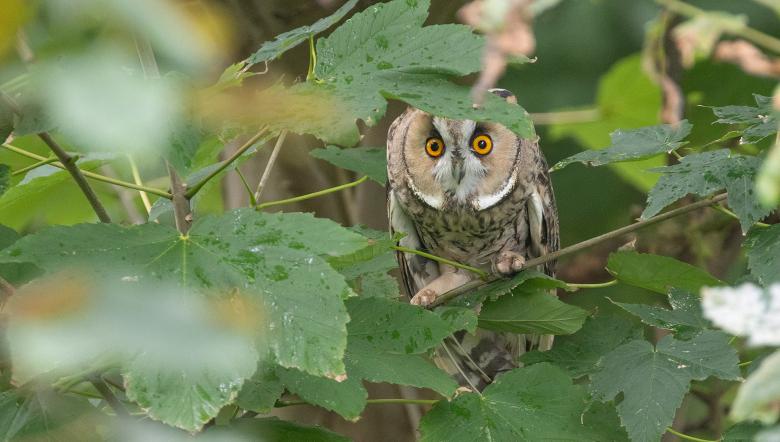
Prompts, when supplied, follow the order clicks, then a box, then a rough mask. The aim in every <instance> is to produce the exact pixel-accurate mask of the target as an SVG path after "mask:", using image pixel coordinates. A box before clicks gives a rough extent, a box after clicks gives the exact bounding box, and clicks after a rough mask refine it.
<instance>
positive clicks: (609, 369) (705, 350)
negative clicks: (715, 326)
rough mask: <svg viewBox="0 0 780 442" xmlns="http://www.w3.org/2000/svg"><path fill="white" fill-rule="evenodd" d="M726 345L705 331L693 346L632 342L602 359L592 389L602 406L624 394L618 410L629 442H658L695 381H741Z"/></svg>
mask: <svg viewBox="0 0 780 442" xmlns="http://www.w3.org/2000/svg"><path fill="white" fill-rule="evenodd" d="M728 340H729V337H728V336H727V335H726V334H724V333H721V332H717V331H711V330H707V331H704V332H702V333H701V334H699V335H697V336H695V337H694V338H692V339H691V340H689V341H678V340H676V339H674V338H673V337H672V336H666V337H664V338H663V339H662V340H661V341H660V342H659V343H658V345H657V346H656V347H653V345H652V344H650V343H649V342H647V341H643V340H635V341H631V342H629V343H626V344H623V345H621V346H619V347H617V348H616V349H614V350H612V351H611V352H610V353H608V354H607V355H606V356H604V357H603V358H602V359H601V360H600V362H599V367H600V371H598V372H597V373H595V374H594V375H592V376H591V382H592V383H591V386H592V389H593V391H594V393H595V394H596V396H597V397H598V398H599V399H600V400H602V401H604V400H612V399H613V398H614V397H615V396H617V395H618V394H619V393H622V394H623V400H622V402H620V403H619V404H618V405H617V411H618V415H619V416H620V421H621V424H622V425H623V427H625V428H626V430H627V431H628V434H629V436H630V437H631V440H632V441H635V442H643V441H648V442H649V441H657V440H659V439H660V437H661V436H662V435H663V434H664V432H666V428H667V427H668V426H670V425H671V424H672V420H673V419H674V414H675V411H676V410H677V408H679V406H680V404H682V400H683V397H684V396H685V393H686V392H687V391H688V389H689V388H690V383H691V381H692V380H704V379H706V378H708V377H710V376H714V377H717V378H720V379H724V380H737V379H739V367H738V366H737V364H738V363H739V359H738V358H737V354H736V351H734V349H732V348H731V347H730V346H729V345H728Z"/></svg>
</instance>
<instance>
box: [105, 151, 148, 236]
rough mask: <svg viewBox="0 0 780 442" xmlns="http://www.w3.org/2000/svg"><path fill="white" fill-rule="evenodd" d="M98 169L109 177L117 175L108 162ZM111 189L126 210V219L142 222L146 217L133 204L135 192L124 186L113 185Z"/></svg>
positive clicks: (134, 222)
mask: <svg viewBox="0 0 780 442" xmlns="http://www.w3.org/2000/svg"><path fill="white" fill-rule="evenodd" d="M100 171H101V172H103V175H105V176H107V177H109V178H114V177H116V176H117V174H116V172H115V171H114V169H113V168H112V167H111V166H110V165H108V164H105V165H103V166H101V167H100ZM113 189H114V191H115V192H116V196H117V197H118V198H119V202H120V203H122V207H124V209H125V212H127V218H128V220H129V221H130V222H131V223H133V224H143V223H144V221H146V217H145V216H143V215H141V212H140V211H139V210H138V207H137V206H136V205H135V198H134V196H135V192H133V191H131V190H130V189H126V188H124V187H114V188H113Z"/></svg>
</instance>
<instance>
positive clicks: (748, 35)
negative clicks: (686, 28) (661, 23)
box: [655, 0, 780, 54]
mask: <svg viewBox="0 0 780 442" xmlns="http://www.w3.org/2000/svg"><path fill="white" fill-rule="evenodd" d="M655 2H656V3H658V4H660V5H663V6H665V7H667V8H669V10H671V11H674V12H676V13H678V14H681V15H684V16H686V17H691V18H693V17H698V16H702V15H707V14H709V12H708V11H705V10H703V9H699V8H697V7H696V6H693V5H689V4H688V3H685V2H683V1H680V0H655ZM726 32H728V33H730V34H732V35H735V36H738V37H743V38H745V39H747V40H750V41H752V42H753V43H755V44H757V45H759V46H763V47H764V48H766V49H769V50H770V51H772V52H775V53H778V54H780V40H778V39H777V38H775V37H772V36H771V35H769V34H764V33H763V32H761V31H757V30H755V29H753V28H751V27H748V26H745V27H743V28H737V29H732V30H726Z"/></svg>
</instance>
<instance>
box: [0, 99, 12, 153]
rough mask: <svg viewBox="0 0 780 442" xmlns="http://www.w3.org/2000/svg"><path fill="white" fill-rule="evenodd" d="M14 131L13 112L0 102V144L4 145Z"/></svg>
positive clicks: (3, 102)
mask: <svg viewBox="0 0 780 442" xmlns="http://www.w3.org/2000/svg"><path fill="white" fill-rule="evenodd" d="M13 130H14V112H13V111H12V110H11V108H9V107H8V105H7V104H6V103H5V100H3V101H2V102H0V144H2V143H5V140H7V139H8V136H9V135H11V132H13Z"/></svg>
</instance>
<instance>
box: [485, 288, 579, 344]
mask: <svg viewBox="0 0 780 442" xmlns="http://www.w3.org/2000/svg"><path fill="white" fill-rule="evenodd" d="M587 317H588V312H587V310H583V309H581V308H579V307H575V306H573V305H569V304H566V303H564V302H563V301H561V300H560V299H558V297H556V296H555V295H553V294H551V293H549V291H548V290H544V289H543V290H536V289H531V290H529V289H528V286H527V285H521V286H519V287H517V288H515V289H514V290H512V293H510V294H507V295H504V296H502V297H500V298H498V299H496V300H495V301H487V302H485V304H484V305H483V306H482V310H481V311H480V313H479V327H480V328H484V329H487V330H494V331H503V332H510V333H532V334H533V333H538V334H550V335H570V334H572V333H574V332H576V331H577V330H579V329H580V328H581V327H582V324H583V322H585V318H587Z"/></svg>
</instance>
